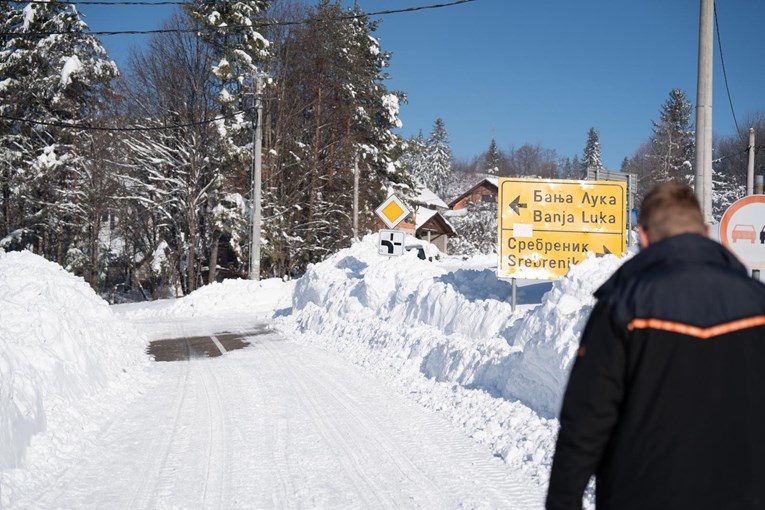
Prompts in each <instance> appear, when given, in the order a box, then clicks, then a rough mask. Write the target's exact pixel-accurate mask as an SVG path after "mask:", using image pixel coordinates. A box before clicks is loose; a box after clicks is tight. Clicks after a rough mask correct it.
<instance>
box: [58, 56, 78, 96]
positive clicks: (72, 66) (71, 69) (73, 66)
mask: <svg viewBox="0 0 765 510" xmlns="http://www.w3.org/2000/svg"><path fill="white" fill-rule="evenodd" d="M82 68H83V65H82V61H81V60H80V58H79V57H78V56H77V55H72V56H71V57H69V58H67V59H66V62H64V67H63V68H62V69H61V88H66V87H68V86H69V84H70V83H72V75H73V74H77V73H79V72H80V71H82Z"/></svg>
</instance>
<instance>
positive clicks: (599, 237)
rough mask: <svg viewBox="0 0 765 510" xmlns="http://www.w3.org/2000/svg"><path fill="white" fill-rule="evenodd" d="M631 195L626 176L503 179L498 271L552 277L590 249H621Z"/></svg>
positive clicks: (506, 274)
mask: <svg viewBox="0 0 765 510" xmlns="http://www.w3.org/2000/svg"><path fill="white" fill-rule="evenodd" d="M626 196H627V187H626V184H625V183H623V182H611V181H569V180H556V179H515V178H507V179H500V180H499V197H498V215H499V218H498V220H499V221H498V227H499V232H498V237H499V239H498V241H499V264H498V266H497V273H498V276H499V277H500V278H527V279H540V280H551V279H555V278H558V277H560V276H563V275H564V274H566V272H567V271H568V268H569V266H570V265H571V264H576V263H577V262H581V261H582V260H583V259H584V257H585V256H586V255H587V253H589V252H593V253H595V255H596V256H597V255H600V256H602V255H606V254H611V253H612V254H616V255H621V254H622V253H624V251H625V250H626V241H627V218H628V216H627V205H626Z"/></svg>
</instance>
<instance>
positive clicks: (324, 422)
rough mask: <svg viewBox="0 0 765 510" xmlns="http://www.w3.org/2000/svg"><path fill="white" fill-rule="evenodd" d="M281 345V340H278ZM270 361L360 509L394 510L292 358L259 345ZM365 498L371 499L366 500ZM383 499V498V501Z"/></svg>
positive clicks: (355, 445) (356, 446) (323, 398)
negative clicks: (334, 454) (339, 468)
mask: <svg viewBox="0 0 765 510" xmlns="http://www.w3.org/2000/svg"><path fill="white" fill-rule="evenodd" d="M282 342H283V341H282ZM261 345H262V346H263V348H264V351H267V352H268V354H269V355H270V356H271V358H272V359H273V360H274V361H276V362H277V364H278V365H279V367H281V368H282V370H283V372H284V374H285V375H286V376H287V377H286V378H287V380H288V381H289V383H290V385H291V386H292V387H293V388H295V389H296V390H297V391H295V396H296V397H297V399H298V400H299V401H300V404H301V406H302V407H303V408H304V409H305V410H306V412H307V413H308V414H309V415H310V416H311V418H312V421H313V423H314V424H315V425H316V428H317V431H318V433H319V434H320V435H321V436H322V439H323V440H324V442H325V443H326V444H327V445H329V446H331V447H332V450H333V451H335V452H337V460H338V461H339V463H340V465H341V466H342V469H343V471H344V472H345V474H346V475H347V477H348V481H349V482H350V484H351V485H352V486H353V488H354V489H355V496H356V497H358V498H359V500H360V504H361V507H362V508H397V507H398V505H396V504H395V502H394V501H392V500H390V499H389V498H387V497H385V491H384V490H383V488H382V487H381V486H380V485H379V484H377V483H376V482H375V478H374V476H373V475H371V474H370V473H368V472H367V468H365V467H364V466H363V463H362V460H361V458H360V456H359V455H358V453H357V451H358V450H363V448H361V446H362V445H359V444H358V443H357V442H356V441H355V440H354V438H353V434H347V433H343V432H342V431H340V430H339V428H338V427H337V425H335V422H336V420H337V416H330V415H329V413H328V409H326V408H322V406H321V404H326V403H327V399H326V396H325V395H323V393H319V392H317V391H316V389H315V388H310V387H309V386H308V385H307V384H305V381H304V380H303V378H301V377H300V376H299V375H298V374H297V372H296V370H295V369H294V363H295V361H294V359H293V358H292V357H287V356H285V355H284V354H283V349H279V348H274V347H273V346H272V345H270V343H269V342H263V344H261ZM369 496H372V499H370V497H369ZM383 498H384V499H383Z"/></svg>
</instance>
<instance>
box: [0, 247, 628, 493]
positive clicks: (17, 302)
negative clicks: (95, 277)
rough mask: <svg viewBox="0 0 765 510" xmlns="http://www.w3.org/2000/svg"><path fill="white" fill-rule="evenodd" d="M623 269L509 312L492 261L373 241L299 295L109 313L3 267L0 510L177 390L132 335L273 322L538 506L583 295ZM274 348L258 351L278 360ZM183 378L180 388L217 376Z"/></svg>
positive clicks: (607, 260)
mask: <svg viewBox="0 0 765 510" xmlns="http://www.w3.org/2000/svg"><path fill="white" fill-rule="evenodd" d="M622 262H623V259H618V258H616V257H613V256H606V257H602V258H595V257H591V258H587V259H586V260H585V261H583V262H582V263H581V264H579V265H577V266H574V267H573V268H572V269H571V271H570V272H569V274H568V275H567V276H566V277H564V278H562V279H560V280H558V281H556V282H553V283H550V282H540V281H522V282H519V288H518V297H519V306H518V307H517V309H516V311H515V312H513V311H512V310H511V305H510V302H509V301H510V293H511V285H510V283H509V282H507V281H503V280H499V279H497V277H496V275H495V269H496V258H495V257H477V258H473V259H470V260H462V259H459V258H451V257H446V258H444V259H442V260H440V261H436V262H427V261H422V260H419V259H418V258H416V253H415V252H408V253H406V254H405V255H403V256H401V257H394V258H388V257H382V256H380V255H379V254H378V252H377V236H376V235H369V236H367V237H365V238H364V239H363V240H362V241H360V242H357V243H355V244H354V245H353V246H351V247H350V248H348V249H345V250H342V251H340V252H339V253H337V254H335V255H333V256H331V257H330V258H328V259H327V260H326V261H324V262H322V263H319V264H315V265H313V266H311V267H310V268H309V269H308V271H307V272H306V274H305V275H304V276H303V277H302V278H300V279H299V280H297V281H292V282H284V281H282V280H279V279H271V280H265V281H260V282H255V281H246V280H244V281H243V280H227V281H225V282H224V283H219V284H212V285H208V286H205V287H203V288H202V289H200V290H198V291H196V292H193V293H191V294H190V295H188V296H186V297H184V298H179V299H174V300H163V301H159V302H154V303H150V304H145V303H136V304H130V305H117V306H113V307H111V308H110V307H109V306H108V305H107V304H106V303H105V302H104V301H102V300H101V299H100V298H98V297H97V296H96V295H95V294H94V293H93V292H92V290H90V287H89V286H88V285H87V284H85V283H84V282H83V281H82V280H81V279H79V278H76V277H74V276H72V275H70V274H68V273H66V272H65V271H64V270H63V269H61V268H60V267H59V266H58V265H56V264H53V263H50V262H47V261H45V260H43V259H41V258H39V257H36V256H34V255H32V254H30V253H9V254H2V253H0V301H2V303H3V304H2V306H0V381H2V386H0V423H2V424H3V426H2V428H0V487H1V488H2V490H0V498H2V499H0V506H2V507H6V506H8V505H9V502H11V501H16V502H17V503H18V502H19V501H29V498H30V497H32V496H30V494H34V491H35V487H38V488H39V487H43V486H46V484H49V482H50V478H51V475H50V473H53V472H55V470H56V467H55V466H57V465H58V466H59V467H58V469H59V471H61V469H62V468H61V466H63V465H65V464H66V462H71V461H72V459H73V458H76V457H77V455H78V454H79V453H78V452H82V451H84V450H85V449H86V448H85V446H83V445H86V444H87V443H88V433H89V431H91V430H98V429H99V427H101V426H103V424H104V423H105V422H106V421H108V420H110V419H113V418H110V417H111V416H114V415H117V414H118V413H124V412H126V409H129V406H130V403H131V402H132V401H134V400H135V399H139V398H140V399H141V400H140V401H143V400H146V396H145V394H146V393H147V392H149V391H150V390H149V389H147V388H151V387H152V385H155V386H156V385H160V386H163V385H166V384H169V383H170V381H175V380H176V379H165V378H167V377H171V376H172V377H179V376H177V375H173V374H174V373H175V372H173V374H171V373H170V372H171V371H169V370H165V369H162V370H161V371H158V370H157V369H156V368H152V369H150V368H148V365H147V363H146V359H147V357H146V356H145V354H144V348H145V346H146V343H147V341H148V340H147V337H146V336H144V334H142V333H140V331H143V332H145V335H149V334H150V335H151V336H152V337H153V338H163V337H164V338H167V337H172V336H170V335H171V334H172V333H174V332H178V331H183V332H188V331H187V330H189V328H191V327H192V326H191V325H192V324H194V325H196V326H195V327H196V329H194V331H193V333H194V334H199V333H200V331H201V330H202V329H205V330H209V333H214V332H216V331H223V330H224V329H222V328H228V329H226V330H228V331H231V330H232V329H231V328H234V329H236V328H237V327H238V328H240V330H244V329H243V328H244V325H243V321H247V320H249V321H251V320H259V321H267V322H268V321H270V323H271V324H272V325H275V327H276V328H277V329H278V330H280V331H281V333H282V334H283V335H284V336H285V337H289V338H290V339H291V341H292V340H294V341H297V343H298V344H302V345H303V346H304V349H309V350H306V351H301V352H305V353H308V352H313V351H311V349H313V350H316V349H318V350H319V351H322V352H325V353H327V355H328V356H332V357H333V358H335V359H338V360H344V362H351V363H352V364H355V365H357V366H358V367H360V370H362V371H363V374H366V375H368V376H369V377H372V378H374V379H375V380H376V381H378V383H379V385H380V388H391V389H393V390H394V391H395V392H397V393H398V394H400V395H401V396H402V398H405V399H408V400H409V401H412V403H413V404H414V403H417V404H419V406H421V407H424V408H425V409H427V410H430V411H429V412H435V413H436V414H438V415H441V416H443V417H445V418H447V419H448V420H449V421H450V422H451V423H452V425H453V426H456V428H457V429H459V430H462V432H463V433H464V434H466V435H467V436H469V437H471V438H473V439H474V440H475V441H476V442H477V443H479V444H480V445H483V446H482V447H483V448H486V449H488V450H489V451H490V452H492V453H493V454H494V455H495V456H496V457H500V458H502V459H503V460H504V462H505V464H506V465H507V466H508V468H509V469H510V470H511V472H516V473H519V474H521V475H523V477H525V479H526V480H529V482H528V483H530V484H531V485H530V486H529V487H528V489H529V491H530V492H529V493H530V494H532V493H533V494H539V492H540V490H543V489H544V487H545V486H546V484H547V477H548V474H549V467H550V462H551V458H552V453H553V449H554V440H555V435H556V433H557V428H558V422H557V419H556V416H557V413H558V408H559V405H560V399H561V395H562V392H563V389H564V386H565V382H566V380H567V377H568V371H569V369H570V365H571V363H572V360H573V358H574V355H575V352H576V349H577V347H578V342H579V336H580V334H581V331H582V329H583V327H584V323H585V321H586V318H587V316H588V314H589V311H590V309H591V307H592V305H593V298H592V292H593V291H594V290H595V289H596V288H597V287H598V286H599V285H601V284H602V283H603V282H604V281H605V280H606V279H607V278H608V277H609V276H610V275H611V274H612V273H613V271H614V270H615V269H616V268H618V266H619V265H620V264H621V263H622ZM131 323H132V324H131ZM184 324H185V325H184ZM149 331H151V333H149ZM268 345H270V344H269V343H265V344H264V343H262V342H259V343H256V344H255V346H254V348H256V349H263V348H265V351H263V352H262V353H261V354H262V355H266V354H268V355H271V354H269V353H273V354H274V355H275V354H276V352H277V351H275V350H274V347H267V346H268ZM274 345H276V344H274ZM258 346H260V347H258ZM266 347H267V348H266ZM251 348H252V347H251ZM280 349H281V348H280ZM238 352H244V351H238ZM280 355H281V354H280ZM238 356H240V357H239V358H236V357H235V358H232V359H233V360H238V361H237V362H238V363H240V365H237V366H238V367H239V368H237V370H243V367H244V364H246V363H250V361H247V360H249V358H246V359H245V358H242V357H241V356H243V355H238ZM327 359H329V358H327ZM195 363H196V362H195ZM157 365H159V364H152V365H151V366H152V367H156V366H157ZM190 366H191V367H192V368H189V370H192V371H191V372H188V371H187V372H186V376H185V377H187V378H188V377H189V375H188V374H196V375H194V377H197V375H198V376H199V378H200V379H199V380H200V383H201V382H204V381H203V380H208V382H209V380H211V377H213V378H215V376H212V373H208V372H207V370H208V368H205V369H204V370H203V371H201V372H197V370H201V366H200V365H196V364H195V365H190ZM193 367H197V368H193ZM173 370H175V369H173ZM327 370H329V369H327ZM338 370H340V369H339V368H338ZM343 370H344V369H343ZM205 374H206V375H205ZM221 377H222V376H221ZM348 377H349V378H350V377H351V376H350V375H348ZM353 377H356V376H355V375H354V376H353ZM178 381H180V379H178ZM302 381H304V379H303V378H302V376H301V379H300V380H296V382H297V383H302ZM378 383H376V384H378ZM173 384H175V383H173ZM178 384H179V386H177V387H178V388H182V385H180V383H178ZM333 384H339V381H336V382H334V383H333ZM353 384H355V385H357V386H358V384H362V383H355V382H354V383H353ZM208 388H210V387H209V386H208ZM205 391H206V390H205ZM155 392H156V388H155ZM141 395H144V396H143V397H141ZM208 396H209V395H208ZM173 398H175V400H174V401H173V402H172V406H173V408H174V409H175V407H174V406H175V403H176V402H182V401H183V399H186V398H191V397H190V395H189V394H188V393H187V392H185V391H184V392H182V393H179V394H177V395H175V397H173ZM317 398H318V395H317ZM322 398H326V397H322ZM152 402H153V404H151V405H154V406H161V405H162V403H161V402H158V401H152ZM210 403H211V401H208V404H207V405H208V407H209V405H210ZM212 403H213V404H215V402H212ZM218 404H219V405H220V404H222V401H221V402H218ZM168 405H169V404H168ZM178 405H180V404H178ZM158 409H159V407H158ZM179 409H180V408H179ZM370 412H371V411H370ZM132 414H136V415H137V414H139V410H136V411H135V412H133V413H132ZM240 414H241V413H240ZM180 416H181V415H178V417H179V418H178V419H181V418H180ZM365 416H371V414H370V415H365ZM189 418H190V419H192V417H189ZM208 418H210V420H213V421H214V419H215V418H214V415H210V416H209V417H208ZM136 419H138V418H136ZM190 423H194V422H193V419H192V421H191V422H190ZM212 425H213V424H212V423H211V426H212ZM219 425H220V424H218V426H219ZM263 426H264V427H268V425H267V424H265V423H264V424H263ZM115 428H116V427H115ZM178 430H180V429H178ZM264 430H267V429H264ZM136 433H137V432H136ZM168 437H169V436H168ZM210 437H214V436H210ZM213 446H215V445H210V448H212V447H213ZM218 446H220V445H218ZM92 449H93V447H92V446H91V450H92ZM96 450H98V449H97V448H96ZM211 451H212V450H211ZM226 451H228V452H229V453H227V455H228V454H231V451H230V450H226ZM306 453H307V452H306ZM291 455H297V456H298V458H299V456H300V452H294V453H293V454H291ZM117 462H119V461H117ZM188 463H189V464H194V463H195V460H194V459H190V460H189V462H188ZM46 473H48V478H46V476H45V475H46ZM245 475H246V473H245ZM72 476H74V474H73V475H72ZM35 484H37V485H35ZM189 488H190V487H189ZM40 490H42V489H40ZM184 490H186V489H184ZM83 491H85V492H84V493H86V492H87V488H85V489H83ZM136 494H137V495H138V496H137V497H139V499H141V498H144V497H146V498H148V497H149V496H150V495H151V492H150V491H146V492H141V491H140V490H139V492H137V493H136ZM46 497H50V498H53V496H50V495H49V496H46ZM535 497H536V496H535ZM14 498H17V499H14ZM18 498H20V499H18ZM25 498H26V499H25ZM51 501H55V498H54V499H51ZM300 501H302V500H300ZM171 503H172V502H171ZM173 504H177V502H176V503H173ZM282 504H286V502H282ZM426 506H427V505H426ZM478 506H480V505H478Z"/></svg>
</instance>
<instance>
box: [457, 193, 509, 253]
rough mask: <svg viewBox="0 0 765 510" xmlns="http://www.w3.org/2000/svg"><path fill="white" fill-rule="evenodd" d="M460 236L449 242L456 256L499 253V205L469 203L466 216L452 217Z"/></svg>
mask: <svg viewBox="0 0 765 510" xmlns="http://www.w3.org/2000/svg"><path fill="white" fill-rule="evenodd" d="M449 221H450V222H452V223H453V224H454V228H455V229H456V230H457V232H459V236H457V237H455V238H454V239H450V240H449V246H450V250H451V252H452V253H454V254H456V255H467V256H470V255H477V254H485V255H486V254H491V253H496V252H497V204H496V203H488V202H469V203H468V211H467V214H466V215H465V216H455V217H450V218H449Z"/></svg>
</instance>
